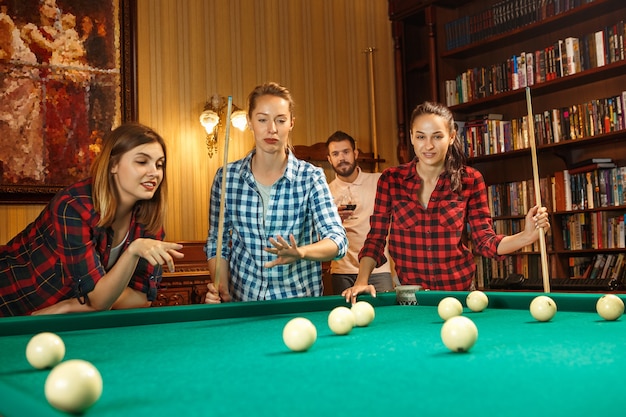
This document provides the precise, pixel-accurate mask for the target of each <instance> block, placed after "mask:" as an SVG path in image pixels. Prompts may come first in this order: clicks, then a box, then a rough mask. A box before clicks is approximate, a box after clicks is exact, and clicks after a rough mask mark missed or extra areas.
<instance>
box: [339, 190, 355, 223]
mask: <svg viewBox="0 0 626 417" xmlns="http://www.w3.org/2000/svg"><path fill="white" fill-rule="evenodd" d="M341 205H343V206H346V210H351V211H354V210H356V207H357V205H358V201H357V199H356V198H355V197H354V195H352V191H351V190H350V187H348V189H347V190H346V192H345V193H344V194H343V197H342V199H341ZM357 218H358V217H357V216H355V215H354V214H352V215H350V217H348V219H357Z"/></svg>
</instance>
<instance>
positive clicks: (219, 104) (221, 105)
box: [200, 94, 248, 158]
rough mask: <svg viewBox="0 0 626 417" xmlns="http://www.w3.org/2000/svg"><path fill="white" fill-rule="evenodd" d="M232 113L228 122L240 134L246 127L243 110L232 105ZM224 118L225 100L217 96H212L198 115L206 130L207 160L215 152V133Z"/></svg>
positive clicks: (246, 121) (246, 122)
mask: <svg viewBox="0 0 626 417" xmlns="http://www.w3.org/2000/svg"><path fill="white" fill-rule="evenodd" d="M232 107H233V112H232V114H231V116H230V122H231V123H232V124H233V126H235V127H236V128H237V129H239V130H241V131H242V132H243V131H244V130H245V129H246V126H247V125H248V120H247V118H246V112H245V110H242V109H240V108H239V107H237V106H235V105H233V106H232ZM225 117H226V100H225V99H224V97H222V96H220V95H219V94H213V95H212V96H211V99H210V100H209V101H207V102H206V104H205V105H204V110H203V111H202V113H201V114H200V124H201V125H202V126H203V127H204V130H206V146H207V151H208V154H209V158H212V157H213V155H214V154H215V153H216V152H217V133H218V132H219V128H220V126H222V124H223V123H222V119H224V118H225Z"/></svg>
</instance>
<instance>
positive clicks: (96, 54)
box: [0, 0, 137, 204]
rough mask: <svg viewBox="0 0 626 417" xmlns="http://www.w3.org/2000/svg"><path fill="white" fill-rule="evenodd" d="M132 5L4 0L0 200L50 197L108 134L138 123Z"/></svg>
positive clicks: (83, 172)
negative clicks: (122, 125) (117, 127)
mask: <svg viewBox="0 0 626 417" xmlns="http://www.w3.org/2000/svg"><path fill="white" fill-rule="evenodd" d="M54 10H56V12H54ZM136 11H137V4H136V0H102V1H97V2H94V1H92V0H0V66H3V67H4V68H2V70H1V71H0V74H1V75H0V92H3V91H2V90H3V89H4V93H5V95H4V96H5V97H8V98H9V99H8V100H5V101H4V104H2V103H0V107H6V108H5V109H0V114H2V116H0V203H2V204H24V203H47V202H48V201H49V200H50V199H51V198H52V196H54V194H56V193H57V192H58V191H60V190H61V189H62V188H64V187H65V186H67V185H70V184H71V183H73V182H75V181H78V180H80V179H82V178H84V177H85V176H88V173H89V166H90V165H91V162H92V160H93V158H94V157H95V155H96V154H97V153H98V152H99V143H100V142H101V139H102V136H103V135H104V134H105V133H106V132H108V131H110V130H111V128H113V127H115V126H116V125H119V124H120V123H123V122H127V121H136V120H137V94H136ZM46 13H48V14H50V16H52V14H53V13H55V17H54V18H53V19H54V22H53V23H51V20H52V19H51V18H50V17H48V18H46V16H44V14H46ZM37 14H39V15H40V16H39V17H40V19H39V21H37V20H38V19H37V16H36V15H37ZM7 16H8V17H7ZM89 20H91V22H92V24H93V33H94V36H92V37H88V36H87V33H88V32H89ZM11 24H12V25H13V26H11ZM46 24H47V26H46ZM49 32H52V33H53V34H56V35H54V36H52V35H50V33H49ZM11 33H13V36H12V37H8V38H7V36H10V35H11ZM95 33H97V34H98V35H99V36H100V38H101V39H100V40H99V41H93V39H91V38H94V37H95ZM72 36H73V39H71V37H72ZM76 36H78V38H76ZM17 38H19V39H17ZM68 38H70V39H69V40H68ZM7 39H10V40H11V41H12V42H11V44H9V43H8V42H7ZM46 42H53V45H54V47H52V48H49V47H48V45H49V44H48V43H46ZM3 45H4V46H3ZM90 48H91V49H90ZM16 51H21V52H22V54H21V55H17V52H16ZM103 51H104V52H103ZM90 52H92V53H91V54H90ZM8 53H12V54H13V55H8ZM11 56H13V57H15V56H18V58H15V59H12V58H11ZM24 57H26V58H24ZM35 59H36V60H35ZM20 112H21V113H20ZM3 141H4V143H2V142H3ZM3 159H4V160H7V162H4V161H3Z"/></svg>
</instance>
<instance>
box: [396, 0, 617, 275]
mask: <svg viewBox="0 0 626 417" xmlns="http://www.w3.org/2000/svg"><path fill="white" fill-rule="evenodd" d="M389 15H390V19H391V21H392V25H393V36H394V44H395V47H396V49H395V50H396V75H397V88H398V116H397V118H398V129H399V145H398V150H399V152H404V153H405V154H406V155H407V156H409V155H411V153H410V152H406V150H407V149H409V150H410V148H411V146H410V142H409V137H408V128H409V127H408V126H407V123H408V118H409V116H410V111H411V110H412V108H413V107H414V106H415V105H416V104H418V103H419V102H421V101H423V100H425V99H429V100H436V101H440V102H442V103H446V104H448V105H449V107H450V109H451V110H452V111H453V113H454V115H455V119H456V120H457V121H459V122H464V123H465V125H466V126H467V123H469V122H470V121H472V120H477V119H478V120H480V119H481V118H484V117H485V116H486V115H489V114H492V115H501V116H502V120H503V121H505V122H509V121H513V120H516V121H519V122H520V126H518V127H517V128H516V130H515V131H516V132H517V131H519V132H520V134H528V132H529V130H528V129H527V128H525V129H521V124H522V122H523V121H524V120H525V123H528V106H527V100H526V88H524V86H523V85H521V84H520V80H521V79H520V78H517V82H518V85H516V86H514V85H513V84H514V79H513V77H512V73H514V72H515V71H514V70H513V68H514V67H515V65H516V64H518V63H519V64H520V68H521V64H522V63H523V64H525V62H522V61H519V59H518V58H516V60H515V61H513V57H521V56H522V55H523V56H525V57H528V55H529V54H532V56H531V57H530V58H531V61H530V62H532V64H533V70H532V72H531V73H530V74H531V76H532V84H531V83H528V82H527V84H531V85H529V89H530V95H531V97H532V100H531V102H532V103H531V104H532V113H533V114H532V119H531V120H532V122H533V126H534V127H535V129H534V130H535V138H534V139H535V140H536V142H535V143H537V160H538V173H539V177H541V179H542V181H544V182H545V183H546V184H547V185H546V190H544V193H542V203H543V204H544V205H546V206H548V207H549V208H550V209H551V213H552V215H551V225H552V228H551V231H550V232H549V234H548V244H549V247H548V253H549V261H550V262H549V265H550V276H551V278H557V279H561V278H563V279H566V278H571V277H572V275H573V274H572V271H573V269H572V268H573V265H574V264H575V263H576V262H578V261H579V260H581V259H584V258H588V259H595V258H596V257H597V256H598V255H601V254H614V255H615V256H613V258H617V256H618V255H619V253H623V252H624V251H625V250H626V249H624V248H622V247H610V248H607V247H606V246H604V247H598V245H597V244H595V245H586V246H585V247H584V248H582V249H581V248H576V249H573V248H572V245H571V244H570V243H571V242H570V239H572V238H573V237H572V236H570V234H571V233H572V232H571V230H570V229H569V228H570V227H571V225H570V222H571V220H572V218H575V217H578V218H580V221H582V222H583V226H582V229H583V230H582V232H583V233H588V236H592V234H589V230H587V231H585V230H584V229H585V228H590V227H591V225H590V224H585V222H586V221H589V222H590V219H593V218H594V217H595V218H596V220H597V221H600V222H607V221H609V220H607V219H610V218H620V217H621V218H622V222H623V217H624V214H626V205H624V204H622V203H619V201H618V202H617V203H611V204H609V205H603V204H596V205H595V206H593V208H592V207H590V206H586V205H583V206H581V207H574V208H572V209H568V210H561V209H557V208H556V207H553V205H554V191H555V190H554V182H555V174H556V175H557V177H558V173H560V172H563V171H566V170H567V171H569V170H571V169H572V168H573V167H575V166H576V165H577V164H578V163H580V162H581V161H584V160H587V159H590V158H599V157H604V158H607V157H608V158H611V159H612V160H613V162H615V164H616V165H617V166H618V167H621V166H624V165H626V130H625V127H626V122H625V120H626V108H624V100H626V94H622V93H624V91H626V60H625V59H624V44H623V40H624V39H623V38H624V37H625V36H624V35H625V33H624V21H626V3H624V2H623V1H620V0H594V1H592V2H589V1H585V0H580V1H576V0H571V1H568V2H565V1H560V0H545V1H544V0H493V1H465V2H460V1H459V2H455V3H454V4H450V2H437V1H433V2H420V1H414V2H410V1H408V0H407V1H393V0H390V1H389ZM598 33H599V35H598ZM594 35H595V36H599V39H602V42H604V43H598V44H597V45H598V47H599V46H600V45H604V46H603V48H604V49H603V50H602V51H601V52H603V53H604V57H603V58H604V60H605V63H604V65H598V63H599V60H600V59H601V58H600V57H599V56H597V55H595V56H594V55H593V54H597V53H599V50H590V48H591V46H593V47H594V48H595V45H596V44H595V43H593V45H592V44H591V43H590V41H591V40H592V39H595V37H594ZM567 38H577V39H579V42H580V43H579V47H580V48H581V49H579V51H580V56H581V60H583V64H582V67H578V68H576V69H573V70H572V71H570V73H569V74H568V72H567V60H566V59H567V56H568V54H567V51H566V45H565V42H566V40H567ZM559 41H561V42H559ZM568 42H571V41H568ZM583 42H586V43H585V51H584V52H585V53H586V54H587V55H586V56H585V55H583V49H582V48H583V45H582V44H583ZM559 47H561V48H562V50H561V54H560V55H559V54H558V48H559ZM554 48H557V52H554ZM569 56H571V55H569ZM535 58H541V59H545V60H546V61H542V62H543V64H544V65H547V64H546V62H550V65H552V66H553V68H551V69H550V74H552V73H555V76H552V75H551V76H550V77H549V78H548V77H546V76H545V73H544V78H543V79H541V77H539V78H538V77H537V76H540V75H541V73H540V72H536V69H537V68H538V64H539V61H537V59H535ZM557 58H559V59H560V58H563V59H565V61H558V62H557V61H556V59H557ZM548 59H549V61H547V60H548ZM562 65H565V67H564V68H563V69H561V68H562ZM546 71H548V70H547V69H546ZM559 71H561V72H559ZM525 75H528V73H525ZM521 76H522V73H519V77H521ZM503 77H506V78H503ZM463 81H465V82H466V86H465V87H466V88H467V90H465V91H464V95H465V97H469V99H465V100H463V99H461V100H460V101H455V99H456V97H457V96H458V93H457V95H452V96H451V95H450V91H452V90H451V84H450V83H451V82H453V85H454V86H455V87H458V88H459V90H461V89H462V87H463V85H464V84H463ZM433 85H435V86H436V88H435V89H434V91H433ZM513 87H517V88H513ZM622 96H624V97H622ZM617 97H622V101H621V102H620V107H621V108H618V103H617V101H615V100H613V99H614V98H617ZM566 109H570V110H571V109H575V110H576V111H577V112H580V113H578V115H579V122H580V127H581V131H580V132H577V133H576V134H575V135H574V134H572V135H571V136H569V137H565V135H564V136H563V137H561V138H559V140H558V141H557V140H555V138H554V137H552V138H550V137H549V136H548V132H547V131H545V130H544V131H542V132H540V131H539V128H540V127H541V126H544V127H545V123H544V122H545V120H544V121H542V120H540V118H541V117H542V115H546V120H549V122H548V125H551V123H552V122H553V120H556V119H551V117H552V116H553V115H557V114H559V115H561V110H563V111H565V110H566ZM553 112H554V113H553ZM561 119H562V116H561ZM606 120H610V123H609V122H605V121H606ZM476 123H479V124H480V122H476ZM488 123H489V126H491V122H488ZM461 124H463V123H461ZM507 125H508V123H507V124H505V125H503V126H507ZM485 126H487V122H486V123H485ZM493 126H500V125H499V124H498V123H496V122H493ZM526 126H527V125H526ZM508 127H509V128H511V126H510V125H508ZM561 128H562V129H563V130H564V129H565V127H563V126H562V127H561ZM485 129H488V127H485ZM511 129H513V128H511ZM555 131H556V130H555ZM465 132H466V133H467V130H465ZM476 132H480V135H481V137H482V135H483V133H484V132H483V131H474V132H473V133H476ZM499 132H501V133H504V128H503V130H500V131H499ZM492 134H493V133H485V135H492ZM493 135H494V136H493V137H492V136H489V138H488V139H485V140H497V139H495V138H496V137H499V136H497V135H496V134H493ZM542 135H543V136H542ZM503 137H504V135H503ZM472 138H473V139H472ZM464 139H465V140H466V141H472V143H473V144H474V145H475V144H476V142H475V140H476V138H475V137H473V136H472V137H468V136H465V137H464ZM530 139H531V138H528V140H530ZM483 145H484V143H483V142H481V143H480V145H479V146H481V147H482V146H483ZM495 148H497V149H495ZM481 149H482V148H481ZM468 156H469V157H470V158H469V163H470V164H471V165H472V166H474V167H476V168H477V169H479V170H480V171H481V172H482V174H483V176H484V177H485V181H486V182H487V184H488V185H489V186H494V189H495V186H498V185H504V184H521V183H522V182H526V183H527V184H528V183H529V182H532V179H533V172H532V164H531V150H530V148H529V146H528V144H526V145H525V146H520V147H505V146H504V145H503V144H502V146H499V145H498V144H496V145H494V147H493V148H492V149H491V151H490V152H489V151H484V149H483V151H482V152H480V153H479V154H475V153H472V154H470V155H468ZM594 175H595V174H594ZM570 185H571V184H570ZM620 186H621V185H620ZM624 186H626V182H624ZM592 188H593V187H592ZM625 189H626V188H625ZM572 191H573V192H577V190H572ZM585 191H586V189H585ZM592 191H593V190H592ZM529 192H530V190H529ZM581 192H582V191H581ZM495 197H498V201H499V202H502V204H507V205H512V204H514V203H515V202H514V201H511V199H514V198H521V196H519V197H515V195H514V194H512V195H496V196H495ZM528 198H529V199H530V201H529V203H531V202H532V200H534V198H532V194H531V195H529V196H528ZM492 214H493V213H492ZM523 214H524V213H519V214H506V215H502V214H499V215H495V214H494V221H495V222H496V223H499V225H507V226H506V227H505V229H510V226H511V225H513V229H515V227H516V226H517V227H521V225H522V222H523V217H524V216H523ZM598 219H599V220H598ZM597 221H594V226H595V227H596V228H597V230H596V232H597V233H600V234H601V233H602V230H605V233H606V227H607V225H606V224H600V225H598V224H597ZM577 227H581V226H577ZM603 228H604V229H603ZM514 231H515V230H506V234H510V233H513V232H514ZM592 238H594V239H597V238H598V237H597V236H595V237H592ZM587 243H589V242H587ZM538 257H539V253H538V252H537V250H536V248H529V249H528V250H527V251H525V252H522V253H518V254H515V255H514V256H511V257H509V260H507V263H506V264H505V265H499V266H498V267H494V266H493V264H492V263H485V264H483V265H482V268H483V271H482V273H483V274H484V275H485V276H492V277H493V278H503V277H502V276H497V275H505V274H511V273H522V274H523V275H526V276H528V275H537V274H538V273H539V272H538V271H537V269H536V268H538V263H537V258H538ZM529 260H530V262H528V261H529ZM478 262H479V263H483V260H480V259H478ZM529 263H530V264H531V265H530V266H529ZM529 268H530V269H529ZM486 269H488V270H486ZM574 275H575V274H574ZM485 286H488V282H485Z"/></svg>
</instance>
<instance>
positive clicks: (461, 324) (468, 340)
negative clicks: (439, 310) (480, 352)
mask: <svg viewBox="0 0 626 417" xmlns="http://www.w3.org/2000/svg"><path fill="white" fill-rule="evenodd" d="M477 339H478V328H477V327H476V325H475V324H474V322H473V321H472V320H471V319H469V318H467V317H465V316H454V317H451V318H449V319H448V320H446V321H445V323H443V326H441V340H442V341H443V344H444V345H446V347H447V348H448V349H450V350H451V351H452V352H467V351H469V350H470V349H471V348H472V346H474V343H476V340H477Z"/></svg>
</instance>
